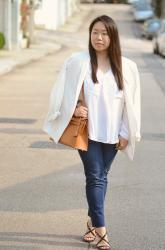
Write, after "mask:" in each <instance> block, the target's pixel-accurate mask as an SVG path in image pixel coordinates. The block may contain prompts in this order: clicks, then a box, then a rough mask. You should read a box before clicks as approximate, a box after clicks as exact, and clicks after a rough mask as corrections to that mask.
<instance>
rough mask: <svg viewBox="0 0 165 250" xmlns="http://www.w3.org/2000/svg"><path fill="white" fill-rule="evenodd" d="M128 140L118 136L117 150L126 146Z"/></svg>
mask: <svg viewBox="0 0 165 250" xmlns="http://www.w3.org/2000/svg"><path fill="white" fill-rule="evenodd" d="M127 145H128V140H126V139H124V138H123V137H121V136H119V142H118V143H117V144H116V149H117V150H123V149H125V148H126V147H127Z"/></svg>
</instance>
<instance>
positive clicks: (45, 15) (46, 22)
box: [35, 0, 80, 30]
mask: <svg viewBox="0 0 165 250" xmlns="http://www.w3.org/2000/svg"><path fill="white" fill-rule="evenodd" d="M79 4H80V0H60V1H59V0H40V7H39V9H38V10H36V13H35V24H36V25H38V26H41V27H43V28H45V29H50V30H56V29H57V28H58V27H59V26H61V25H63V24H64V23H65V22H66V20H67V18H68V17H70V16H71V15H72V14H73V13H74V12H76V11H77V10H78V8H79Z"/></svg>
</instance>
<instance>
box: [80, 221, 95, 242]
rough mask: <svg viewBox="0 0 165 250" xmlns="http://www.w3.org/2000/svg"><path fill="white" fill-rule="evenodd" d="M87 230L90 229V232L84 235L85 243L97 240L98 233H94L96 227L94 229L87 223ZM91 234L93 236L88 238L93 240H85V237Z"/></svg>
mask: <svg viewBox="0 0 165 250" xmlns="http://www.w3.org/2000/svg"><path fill="white" fill-rule="evenodd" d="M87 228H88V230H89V231H87V232H86V233H85V234H84V236H83V241H85V242H88V243H90V242H93V241H94V240H95V239H96V233H95V232H93V231H94V230H95V227H93V228H92V227H90V226H89V223H88V222H87ZM89 233H91V234H92V235H93V236H89V237H88V238H91V239H85V238H84V237H85V236H86V235H87V234H89Z"/></svg>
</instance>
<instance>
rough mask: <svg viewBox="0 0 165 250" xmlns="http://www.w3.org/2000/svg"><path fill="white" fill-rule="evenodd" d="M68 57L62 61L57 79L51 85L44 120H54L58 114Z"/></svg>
mask: <svg viewBox="0 0 165 250" xmlns="http://www.w3.org/2000/svg"><path fill="white" fill-rule="evenodd" d="M67 64H68V59H67V60H66V61H65V62H64V64H63V66H62V68H61V70H60V72H59V74H58V76H57V79H56V81H55V83H54V85H53V87H52V90H51V93H50V97H49V106H48V113H47V116H46V120H45V122H50V121H52V120H55V119H56V118H57V117H58V116H59V115H60V107H61V104H62V100H63V95H64V89H65V82H66V81H65V80H66V79H65V78H66V70H67Z"/></svg>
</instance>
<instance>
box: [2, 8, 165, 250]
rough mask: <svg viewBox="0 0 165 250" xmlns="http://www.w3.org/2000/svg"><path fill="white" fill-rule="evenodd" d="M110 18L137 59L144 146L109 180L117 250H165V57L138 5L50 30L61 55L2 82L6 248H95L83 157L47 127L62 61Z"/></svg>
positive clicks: (120, 160) (120, 159)
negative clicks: (142, 24) (53, 139)
mask: <svg viewBox="0 0 165 250" xmlns="http://www.w3.org/2000/svg"><path fill="white" fill-rule="evenodd" d="M102 13H105V14H109V15H111V16H112V17H113V18H114V19H115V20H116V22H117V24H118V27H119V30H120V36H121V44H122V50H123V54H124V55H126V56H128V57H130V58H132V59H134V60H135V61H136V62H137V64H138V67H139V70H140V73H141V83H142V84H141V85H142V136H143V139H142V142H141V143H139V144H137V149H136V155H135V160H134V162H129V161H128V160H127V158H126V157H125V156H124V155H122V154H121V153H119V154H118V155H117V158H116V160H115V162H114V164H113V166H112V170H111V173H110V175H109V188H108V193H107V197H106V205H105V212H106V223H107V230H108V233H109V235H110V239H111V246H112V250H164V249H165V237H164V232H165V212H164V207H165V196H164V190H165V184H164V176H165V168H164V165H165V164H164V162H165V126H164V124H165V115H164V106H165V98H164V87H163V84H164V76H165V73H164V68H165V66H164V60H163V59H161V58H159V57H158V56H155V55H153V54H151V51H152V46H151V43H150V42H148V41H144V40H141V39H139V38H138V33H137V30H136V32H135V25H134V24H133V23H132V16H131V13H130V6H123V5H119V6H115V5H114V6H108V5H95V6H93V7H92V12H91V14H90V16H89V18H88V19H87V20H86V21H85V22H84V23H83V24H82V27H81V29H80V31H79V32H77V33H76V34H71V33H70V34H69V35H68V34H66V33H62V34H60V33H58V34H55V33H51V34H50V33H49V37H48V39H51V40H53V39H54V40H55V41H56V40H58V41H61V42H62V44H63V49H62V50H61V51H59V52H58V53H57V54H53V55H51V56H48V57H46V58H44V59H43V60H41V61H39V62H35V63H33V64H31V65H28V66H26V67H23V68H19V69H17V70H15V71H14V72H12V73H10V74H8V75H5V76H3V77H1V80H0V86H1V92H0V97H1V98H0V113H1V117H0V148H1V150H0V159H1V161H0V173H1V174H0V188H1V189H0V221H1V223H0V250H9V249H10V250H61V249H62V250H74V249H75V250H80V249H93V245H92V244H91V245H89V246H88V245H87V244H86V243H83V242H81V235H82V234H83V233H84V230H85V224H86V212H87V204H86V199H85V192H84V191H85V178H84V174H83V168H82V164H81V162H80V159H79V157H78V154H77V152H75V151H73V150H70V149H68V148H65V147H62V146H54V145H53V144H51V143H49V142H48V140H47V135H45V134H44V133H43V132H42V130H41V127H42V124H43V119H44V117H45V114H46V111H47V105H48V97H49V94H50V89H51V87H52V83H53V81H54V79H55V77H56V74H57V72H58V70H59V68H60V66H61V64H62V62H63V61H64V59H65V58H66V57H67V56H68V55H70V54H71V53H72V52H74V51H77V50H80V49H84V48H86V47H87V38H88V34H87V28H88V25H89V22H90V20H91V19H92V18H93V17H95V16H97V15H99V14H102Z"/></svg>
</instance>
